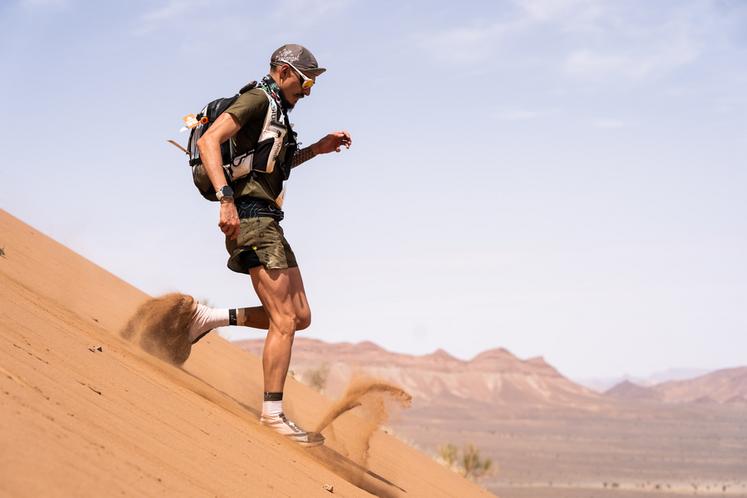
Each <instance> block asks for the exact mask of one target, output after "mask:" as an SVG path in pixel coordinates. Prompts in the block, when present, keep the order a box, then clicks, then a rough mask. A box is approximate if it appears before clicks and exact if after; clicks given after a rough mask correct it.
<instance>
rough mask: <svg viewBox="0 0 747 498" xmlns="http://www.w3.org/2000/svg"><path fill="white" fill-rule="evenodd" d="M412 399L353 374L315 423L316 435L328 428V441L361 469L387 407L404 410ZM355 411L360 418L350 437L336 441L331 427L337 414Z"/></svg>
mask: <svg viewBox="0 0 747 498" xmlns="http://www.w3.org/2000/svg"><path fill="white" fill-rule="evenodd" d="M411 401H412V396H410V395H409V394H407V393H406V392H405V391H404V390H402V389H400V388H399V387H397V386H394V385H392V384H389V383H387V382H384V381H381V380H378V379H372V378H370V377H366V376H363V375H356V376H354V377H353V378H352V379H351V380H350V383H349V384H348V387H347V389H346V390H345V393H344V394H343V395H342V397H341V398H340V399H339V400H338V401H337V402H336V403H335V404H334V405H333V406H332V407H331V408H330V409H329V410H328V411H327V413H326V414H325V415H324V417H322V420H321V421H320V422H319V424H317V427H316V429H315V430H316V432H322V431H323V430H325V429H327V428H328V435H329V437H330V439H332V440H335V441H336V442H337V443H338V444H339V446H340V447H341V450H342V452H343V453H344V454H345V456H346V457H348V458H350V459H351V460H353V461H354V462H355V463H357V464H358V465H361V466H365V465H366V463H367V461H368V451H369V448H370V444H371V437H372V436H373V434H374V432H376V430H377V429H378V428H379V427H381V425H382V424H383V423H384V422H386V421H387V420H388V419H389V415H390V410H391V408H395V407H402V408H404V407H407V406H409V405H410V402H411ZM353 409H357V410H356V415H359V417H360V423H358V424H357V427H356V428H357V429H358V430H357V432H356V435H355V437H354V438H350V437H348V438H346V439H344V440H337V438H336V436H335V431H334V425H332V424H333V423H334V422H335V421H336V420H337V419H338V418H339V417H340V416H341V415H343V414H344V413H347V412H348V411H350V410H353Z"/></svg>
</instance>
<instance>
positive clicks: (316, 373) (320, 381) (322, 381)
mask: <svg viewBox="0 0 747 498" xmlns="http://www.w3.org/2000/svg"><path fill="white" fill-rule="evenodd" d="M304 377H305V378H306V382H307V383H308V384H309V385H310V386H311V387H313V388H314V389H316V390H317V391H319V392H321V391H322V390H324V387H325V386H326V385H327V379H328V378H329V365H328V364H327V363H323V364H322V365H320V366H319V367H318V368H314V369H311V370H307V371H306V375H305V376H304Z"/></svg>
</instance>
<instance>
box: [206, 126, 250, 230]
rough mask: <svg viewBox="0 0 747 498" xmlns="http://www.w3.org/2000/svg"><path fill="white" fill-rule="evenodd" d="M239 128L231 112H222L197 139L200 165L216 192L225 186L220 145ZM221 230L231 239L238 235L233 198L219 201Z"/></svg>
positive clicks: (236, 215) (237, 216)
mask: <svg viewBox="0 0 747 498" xmlns="http://www.w3.org/2000/svg"><path fill="white" fill-rule="evenodd" d="M240 129H241V125H240V124H239V123H238V121H236V118H234V117H233V116H232V115H231V114H229V113H227V112H224V113H223V114H221V115H220V116H218V119H216V120H215V123H214V124H213V126H211V127H210V128H208V130H207V131H206V132H205V134H204V135H203V136H202V137H200V139H199V140H198V141H197V149H198V150H199V151H200V158H201V159H202V165H203V166H204V167H205V172H206V173H207V175H208V178H210V182H211V183H212V184H213V188H214V189H215V191H216V192H217V191H218V190H220V189H221V188H222V187H224V186H226V185H227V183H226V177H225V175H224V174H223V157H222V156H221V153H220V146H221V144H222V143H223V142H225V141H226V140H228V139H230V138H231V137H233V136H234V135H236V133H238V131H239V130H240ZM218 226H219V227H220V229H221V231H222V232H223V233H225V234H226V236H228V237H229V238H231V239H235V238H236V237H238V235H239V213H238V212H237V211H236V205H235V204H234V203H233V200H230V201H229V200H227V199H226V200H225V201H223V200H222V201H221V203H220V222H219V223H218Z"/></svg>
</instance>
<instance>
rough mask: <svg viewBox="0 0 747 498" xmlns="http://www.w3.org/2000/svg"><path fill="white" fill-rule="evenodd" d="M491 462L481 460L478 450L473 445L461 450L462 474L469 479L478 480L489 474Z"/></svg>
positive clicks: (484, 459) (485, 459) (489, 460)
mask: <svg viewBox="0 0 747 498" xmlns="http://www.w3.org/2000/svg"><path fill="white" fill-rule="evenodd" d="M492 467H493V461H492V460H491V459H490V458H482V457H481V456H480V450H479V449H477V448H476V447H475V445H474V444H469V445H467V446H465V447H464V449H463V450H462V474H463V475H464V477H467V478H470V479H479V478H481V477H483V476H484V475H486V474H488V473H489V472H490V469H491V468H492Z"/></svg>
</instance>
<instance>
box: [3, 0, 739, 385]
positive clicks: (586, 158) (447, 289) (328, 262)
mask: <svg viewBox="0 0 747 498" xmlns="http://www.w3.org/2000/svg"><path fill="white" fill-rule="evenodd" d="M0 40H1V41H0V67H2V73H3V77H2V78H0V90H1V91H2V94H3V95H4V96H5V98H4V99H3V108H4V111H5V116H6V119H4V120H3V124H2V130H3V133H2V134H0V145H2V150H3V151H4V154H5V157H4V160H3V177H4V181H3V182H2V184H0V206H2V207H3V208H4V209H7V210H8V211H9V212H11V213H12V214H14V215H16V216H18V217H20V218H21V219H23V220H24V221H26V222H28V223H30V224H32V225H34V226H36V227H37V228H39V229H40V230H42V231H44V232H46V233H47V234H49V235H51V236H52V237H54V238H56V239H58V240H60V241H61V242H63V243H64V244H66V245H68V246H69V247H71V248H72V249H74V250H76V251H78V252H80V253H81V254H83V255H85V256H87V257H88V258H90V259H92V260H93V261H95V262H96V263H98V264H100V265H101V266H103V267H105V268H107V269H109V270H110V271H112V272H113V273H115V274H117V275H119V276H121V277H122V278H124V279H126V280H128V281H129V282H131V283H133V284H134V285H136V286H138V287H140V288H141V289H143V290H144V291H146V292H149V293H152V294H157V293H161V292H166V291H172V290H180V291H183V292H188V293H192V294H194V295H196V296H198V297H203V298H208V299H209V300H210V301H212V302H213V303H215V304H217V305H221V306H235V305H253V304H256V303H257V299H256V297H255V296H254V294H253V291H252V289H251V284H250V282H249V281H248V279H247V278H246V277H244V276H241V275H238V274H233V273H232V272H230V271H229V270H227V269H226V267H225V260H226V254H225V250H224V248H223V242H222V234H221V233H220V232H219V230H218V228H217V217H218V210H217V206H216V205H214V204H211V203H208V202H207V201H203V200H202V198H201V197H200V196H199V194H198V193H197V191H196V190H195V189H194V187H193V186H192V184H191V180H190V173H189V169H188V167H187V166H186V163H185V160H184V157H183V156H182V155H180V153H179V152H178V151H177V150H176V149H175V148H173V147H172V146H170V145H168V144H166V142H165V141H166V140H167V139H169V138H174V139H178V140H180V141H181V142H185V141H186V136H185V135H184V134H179V133H178V129H179V127H180V126H181V123H180V119H181V117H182V116H183V115H185V114H187V113H189V112H196V111H198V110H199V109H200V108H201V107H202V106H203V105H204V104H205V103H207V102H208V101H209V100H212V99H213V98H216V97H219V96H227V95H231V94H232V93H234V92H235V91H236V90H237V89H238V88H240V87H241V86H242V85H243V84H244V83H246V82H247V81H250V80H253V79H257V78H259V77H261V76H263V75H264V74H265V72H266V70H267V66H268V61H269V56H270V54H271V53H272V51H273V50H274V49H275V48H277V47H278V46H280V45H282V44H283V43H289V42H295V43H302V44H304V45H306V46H308V47H309V48H310V49H311V50H312V51H313V52H314V54H315V55H316V57H317V59H318V60H319V62H320V64H321V65H323V66H326V67H327V68H329V70H328V72H327V73H325V74H324V75H323V76H322V77H320V78H319V81H318V84H317V85H316V86H315V87H314V89H313V92H312V96H311V97H310V98H308V99H305V100H303V101H302V102H301V103H300V104H299V105H298V106H297V109H296V110H295V111H294V112H293V114H292V116H291V117H292V119H291V121H293V122H294V123H295V124H296V128H297V130H298V131H299V135H300V139H301V141H302V142H305V143H307V144H310V143H312V142H313V141H315V140H316V139H318V138H320V137H321V136H323V135H324V134H325V133H326V132H328V131H332V130H336V129H348V130H349V131H350V132H351V133H352V135H353V140H354V144H353V147H352V148H351V149H350V150H346V151H343V152H342V153H340V154H339V155H338V154H332V155H328V156H323V157H319V158H316V159H315V160H313V161H312V162H309V163H306V164H304V165H303V166H302V167H300V168H299V169H297V170H295V171H294V173H293V175H292V176H291V179H290V182H289V184H288V192H287V197H286V199H287V200H286V206H285V210H286V219H285V221H284V222H283V226H284V228H285V231H286V235H287V237H288V239H289V241H290V243H291V244H292V246H293V247H294V249H295V252H296V254H297V256H298V259H299V262H300V266H301V270H302V273H303V275H304V280H305V283H306V287H307V292H308V294H309V299H310V303H311V306H312V314H313V317H314V318H313V323H312V326H311V328H310V330H308V331H307V332H303V333H304V334H308V335H309V336H311V337H317V338H320V339H324V340H327V341H360V340H373V341H375V342H377V343H379V344H380V345H382V346H383V347H385V348H388V349H391V350H394V351H400V352H408V353H414V354H422V353H427V352H430V351H432V350H434V349H436V348H439V347H440V348H444V349H446V350H447V351H449V352H451V353H452V354H454V355H456V356H459V357H462V358H469V357H471V356H473V355H474V354H476V353H478V352H479V351H481V350H484V349H487V348H492V347H499V346H503V347H506V348H508V349H509V350H511V351H512V352H514V353H515V354H517V355H519V356H521V357H529V356H534V355H543V356H545V358H546V359H547V360H548V361H549V362H550V363H551V364H553V365H555V366H556V367H558V368H559V369H560V370H561V372H563V373H565V374H567V375H570V376H572V377H575V378H581V377H590V376H607V375H618V374H622V373H630V374H635V375H645V374H647V373H650V372H652V371H656V370H661V369H665V368H668V367H701V368H718V367H726V366H733V365H743V364H745V363H746V361H745V357H744V353H743V352H744V351H745V350H747V334H745V329H746V327H745V325H747V315H746V313H745V310H746V309H747V297H746V296H747V265H745V263H744V254H745V253H747V236H746V234H747V221H745V219H746V217H745V214H747V200H745V195H744V191H745V186H746V184H747V171H746V169H745V157H747V154H746V153H747V112H746V111H747V93H745V92H744V88H745V87H746V86H747V51H746V48H747V4H745V3H744V2H740V1H727V0H721V1H715V0H714V1H692V0H678V1H657V2H649V1H634V0H630V1H588V0H586V1H584V0H510V1H509V0H505V1H497V2H458V3H454V2H362V1H352V0H328V1H325V0H286V1H279V2H272V3H264V4H261V3H251V4H249V3H246V2H232V1H212V2H207V1H196V0H193V1H189V0H185V1H153V2H145V1H140V2H138V1H134V2H124V3H123V2H120V3H112V2H92V1H77V0H26V1H9V2H8V1H6V2H4V3H3V4H2V5H0ZM0 237H1V235H0ZM1 242H2V241H1V240H0V243H1ZM230 336H231V337H234V338H239V337H261V334H260V333H259V332H255V331H248V332H246V331H242V332H240V333H231V334H230Z"/></svg>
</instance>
